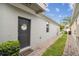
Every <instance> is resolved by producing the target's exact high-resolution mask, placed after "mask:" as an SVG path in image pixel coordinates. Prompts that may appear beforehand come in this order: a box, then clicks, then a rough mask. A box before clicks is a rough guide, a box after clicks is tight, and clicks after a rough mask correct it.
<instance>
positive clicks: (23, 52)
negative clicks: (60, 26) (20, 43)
mask: <svg viewBox="0 0 79 59" xmlns="http://www.w3.org/2000/svg"><path fill="white" fill-rule="evenodd" d="M32 52H33V49H27V50H24V51H22V52H21V53H20V56H27V55H28V54H30V53H32Z"/></svg>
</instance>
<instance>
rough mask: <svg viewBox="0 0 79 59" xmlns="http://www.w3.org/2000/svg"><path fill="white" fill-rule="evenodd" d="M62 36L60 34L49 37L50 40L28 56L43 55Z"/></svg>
mask: <svg viewBox="0 0 79 59" xmlns="http://www.w3.org/2000/svg"><path fill="white" fill-rule="evenodd" d="M60 36H61V35H59V36H58V37H55V38H51V39H49V41H48V42H46V43H44V45H43V46H42V47H41V48H39V49H37V50H35V51H34V52H32V53H31V54H29V55H28V56H41V55H42V54H43V53H44V52H45V51H46V50H47V48H48V47H49V46H50V45H51V44H53V43H54V42H55V41H56V40H57V39H58V38H59V37H60Z"/></svg>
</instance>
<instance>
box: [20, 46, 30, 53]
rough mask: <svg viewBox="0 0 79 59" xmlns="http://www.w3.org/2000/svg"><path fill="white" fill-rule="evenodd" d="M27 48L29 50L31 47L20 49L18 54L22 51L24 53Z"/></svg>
mask: <svg viewBox="0 0 79 59" xmlns="http://www.w3.org/2000/svg"><path fill="white" fill-rule="evenodd" d="M29 48H31V47H30V46H28V47H25V48H22V49H20V52H22V51H24V50H27V49H29Z"/></svg>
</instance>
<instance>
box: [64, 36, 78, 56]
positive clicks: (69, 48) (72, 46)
mask: <svg viewBox="0 0 79 59" xmlns="http://www.w3.org/2000/svg"><path fill="white" fill-rule="evenodd" d="M78 50H79V49H78V46H77V43H76V40H75V39H73V37H72V36H71V35H68V39H67V42H66V46H65V49H64V53H63V55H64V56H79V51H78Z"/></svg>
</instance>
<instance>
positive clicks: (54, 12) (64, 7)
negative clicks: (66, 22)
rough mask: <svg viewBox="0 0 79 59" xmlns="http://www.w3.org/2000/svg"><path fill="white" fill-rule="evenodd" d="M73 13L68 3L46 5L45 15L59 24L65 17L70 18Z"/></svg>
mask: <svg viewBox="0 0 79 59" xmlns="http://www.w3.org/2000/svg"><path fill="white" fill-rule="evenodd" d="M72 11H73V6H72V4H68V3H48V6H47V8H46V11H45V13H44V14H45V15H46V16H48V17H49V18H51V19H53V20H54V21H56V22H58V23H60V22H62V20H63V19H64V18H65V17H68V16H71V15H72Z"/></svg>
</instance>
